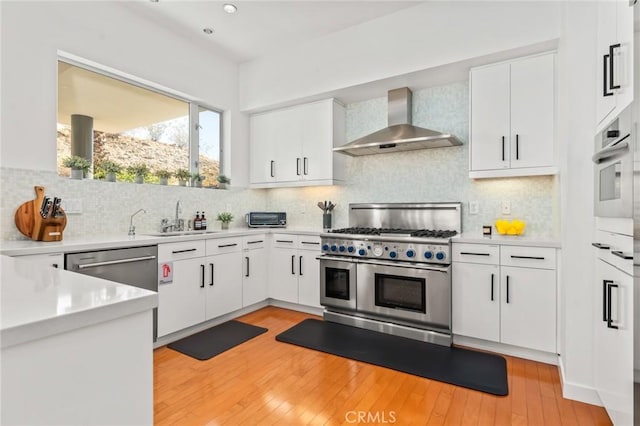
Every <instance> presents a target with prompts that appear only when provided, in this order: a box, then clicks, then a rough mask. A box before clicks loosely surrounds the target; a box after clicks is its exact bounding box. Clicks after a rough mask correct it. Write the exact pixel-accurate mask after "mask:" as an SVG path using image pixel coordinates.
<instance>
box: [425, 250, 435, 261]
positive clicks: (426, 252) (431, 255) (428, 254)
mask: <svg viewBox="0 0 640 426" xmlns="http://www.w3.org/2000/svg"><path fill="white" fill-rule="evenodd" d="M432 257H433V253H432V252H431V250H427V251H425V252H424V258H425V259H431V258H432Z"/></svg>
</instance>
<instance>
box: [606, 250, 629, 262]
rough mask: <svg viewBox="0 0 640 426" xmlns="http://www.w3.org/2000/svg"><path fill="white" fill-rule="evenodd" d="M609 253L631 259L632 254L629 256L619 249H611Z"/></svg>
mask: <svg viewBox="0 0 640 426" xmlns="http://www.w3.org/2000/svg"><path fill="white" fill-rule="evenodd" d="M611 254H612V255H614V256H618V257H621V258H623V259H625V260H631V259H633V256H629V255H628V254H624V253H623V252H621V251H620V250H611Z"/></svg>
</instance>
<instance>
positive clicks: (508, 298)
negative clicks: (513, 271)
mask: <svg viewBox="0 0 640 426" xmlns="http://www.w3.org/2000/svg"><path fill="white" fill-rule="evenodd" d="M507 303H509V275H507Z"/></svg>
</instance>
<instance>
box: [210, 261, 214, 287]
mask: <svg viewBox="0 0 640 426" xmlns="http://www.w3.org/2000/svg"><path fill="white" fill-rule="evenodd" d="M209 268H210V271H209V273H210V274H211V282H209V285H210V286H213V275H214V269H213V263H210V264H209Z"/></svg>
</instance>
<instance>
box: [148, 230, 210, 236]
mask: <svg viewBox="0 0 640 426" xmlns="http://www.w3.org/2000/svg"><path fill="white" fill-rule="evenodd" d="M216 232H220V231H209V230H207V231H171V232H156V233H152V234H144V235H148V236H150V237H179V236H181V235H206V234H215V233H216Z"/></svg>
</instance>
